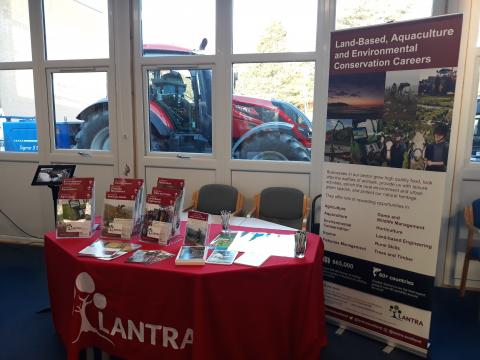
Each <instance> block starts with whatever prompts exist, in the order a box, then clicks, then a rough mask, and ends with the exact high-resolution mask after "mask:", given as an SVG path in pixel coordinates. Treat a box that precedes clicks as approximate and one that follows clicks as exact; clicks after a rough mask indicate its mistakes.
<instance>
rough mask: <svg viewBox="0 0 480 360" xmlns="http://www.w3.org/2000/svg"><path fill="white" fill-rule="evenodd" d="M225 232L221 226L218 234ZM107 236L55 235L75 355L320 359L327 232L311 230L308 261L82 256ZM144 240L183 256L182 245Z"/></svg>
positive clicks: (59, 283) (54, 280)
mask: <svg viewBox="0 0 480 360" xmlns="http://www.w3.org/2000/svg"><path fill="white" fill-rule="evenodd" d="M232 230H244V231H245V230H247V231H262V232H265V229H253V228H248V227H238V226H237V227H235V226H232ZM219 231H220V226H219V225H211V230H210V235H211V236H212V237H213V236H215V235H216V234H218V233H219ZM271 232H275V233H291V231H290V232H289V231H285V230H283V231H282V230H271ZM98 237H99V232H98V231H97V232H96V233H95V234H94V235H93V236H92V238H90V239H73V238H72V239H65V238H62V239H57V238H56V236H55V233H54V232H50V233H47V234H45V257H46V264H47V274H48V286H49V294H50V302H51V308H52V316H53V321H54V324H55V328H56V330H57V331H58V333H59V335H60V337H61V339H62V341H63V343H64V344H65V346H66V348H67V353H68V357H69V358H70V359H75V358H77V357H78V352H79V351H80V350H81V349H84V348H87V347H97V348H100V349H102V350H103V351H105V352H107V353H109V354H112V355H116V356H119V357H121V358H125V359H153V358H155V359H169V360H170V359H262V360H267V359H272V360H274V359H275V360H278V359H302V360H303V359H316V360H318V359H319V358H320V350H321V348H322V347H323V346H325V345H326V329H325V310H324V302H323V277H322V259H323V244H322V241H321V239H320V238H319V237H318V236H317V235H314V234H309V237H308V246H307V251H306V255H305V258H303V259H296V258H286V257H276V256H272V257H270V258H269V259H268V260H267V261H266V262H265V263H264V264H263V265H262V266H260V267H258V268H256V267H249V266H243V265H237V264H233V265H213V264H206V265H203V266H179V265H175V258H171V259H167V260H164V261H161V262H159V263H155V264H151V265H144V264H134V263H126V262H125V260H126V259H127V257H128V255H124V256H122V257H120V258H117V259H114V260H110V261H106V260H101V259H95V258H88V257H80V256H78V255H77V253H78V252H79V251H80V250H81V249H83V248H84V247H86V246H87V245H89V244H90V243H91V242H92V241H94V240H95V239H96V238H98ZM132 242H138V241H137V240H135V239H133V240H132ZM138 243H141V244H142V249H164V250H166V251H169V252H172V253H175V254H176V253H177V252H178V249H179V247H180V245H181V243H180V242H177V243H174V244H171V245H168V246H164V247H161V246H159V245H156V244H147V243H142V242H138Z"/></svg>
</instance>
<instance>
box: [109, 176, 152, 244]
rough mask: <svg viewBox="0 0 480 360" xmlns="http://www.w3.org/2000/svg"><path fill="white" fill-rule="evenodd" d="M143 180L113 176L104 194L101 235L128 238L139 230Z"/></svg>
mask: <svg viewBox="0 0 480 360" xmlns="http://www.w3.org/2000/svg"><path fill="white" fill-rule="evenodd" d="M142 209H143V180H142V179H123V178H115V179H114V182H113V184H111V185H110V188H109V191H107V193H106V195H105V201H104V210H103V227H102V236H104V237H107V238H119V239H130V238H131V237H132V236H133V235H135V234H138V233H139V232H140V228H141V223H142Z"/></svg>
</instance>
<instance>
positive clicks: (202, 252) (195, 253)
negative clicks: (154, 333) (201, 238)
mask: <svg viewBox="0 0 480 360" xmlns="http://www.w3.org/2000/svg"><path fill="white" fill-rule="evenodd" d="M206 256H207V248H206V247H205V246H182V247H181V248H180V251H179V252H178V254H177V258H176V259H175V264H177V265H203V264H205V258H206Z"/></svg>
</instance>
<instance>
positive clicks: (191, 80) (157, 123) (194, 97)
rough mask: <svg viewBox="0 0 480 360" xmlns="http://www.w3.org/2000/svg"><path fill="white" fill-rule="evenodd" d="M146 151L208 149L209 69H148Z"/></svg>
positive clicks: (200, 150)
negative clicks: (148, 145) (148, 127)
mask: <svg viewBox="0 0 480 360" xmlns="http://www.w3.org/2000/svg"><path fill="white" fill-rule="evenodd" d="M147 74H148V99H149V109H150V111H149V124H150V151H166V152H189V153H211V152H212V70H211V69H202V70H198V69H158V70H150V71H148V73H147Z"/></svg>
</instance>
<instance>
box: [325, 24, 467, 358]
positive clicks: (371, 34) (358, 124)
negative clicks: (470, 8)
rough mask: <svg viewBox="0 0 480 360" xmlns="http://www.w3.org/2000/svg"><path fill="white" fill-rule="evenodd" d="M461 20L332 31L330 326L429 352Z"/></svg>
mask: <svg viewBox="0 0 480 360" xmlns="http://www.w3.org/2000/svg"><path fill="white" fill-rule="evenodd" d="M461 28H462V16H461V15H449V16H442V17H434V18H429V19H423V20H417V21H409V22H402V23H397V24H395V23H393V24H386V25H380V26H374V27H369V28H358V29H352V30H343V31H338V32H334V33H332V38H331V49H330V77H329V92H328V108H327V126H326V140H325V169H324V172H323V191H322V193H323V197H322V214H321V236H322V239H323V241H324V244H325V250H326V251H325V258H324V266H325V267H324V280H325V296H326V298H325V302H326V306H327V314H328V315H329V316H330V318H332V319H335V320H337V321H339V322H341V323H342V324H344V325H347V326H351V327H352V328H354V329H356V330H359V331H364V332H367V333H369V334H370V335H374V336H376V337H377V338H380V339H384V340H385V341H387V342H389V343H392V342H393V343H396V344H398V345H401V346H403V347H404V348H406V349H409V350H412V351H413V352H416V353H421V354H425V353H426V352H427V349H428V336H429V330H430V318H431V297H432V290H433V285H434V276H435V270H436V264H437V253H438V242H439V236H440V227H441V215H442V207H443V202H444V199H443V194H444V187H445V172H446V171H447V169H448V166H449V164H448V157H449V138H450V130H451V127H452V110H453V101H454V95H455V85H456V76H457V63H458V53H459V47H460V34H461Z"/></svg>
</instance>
